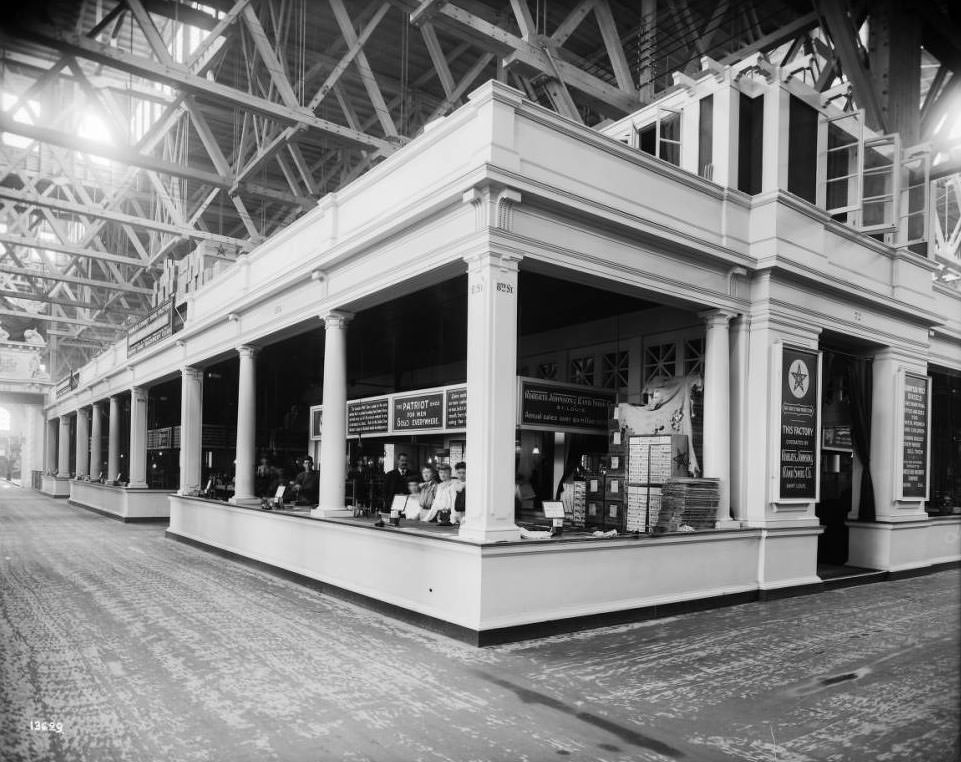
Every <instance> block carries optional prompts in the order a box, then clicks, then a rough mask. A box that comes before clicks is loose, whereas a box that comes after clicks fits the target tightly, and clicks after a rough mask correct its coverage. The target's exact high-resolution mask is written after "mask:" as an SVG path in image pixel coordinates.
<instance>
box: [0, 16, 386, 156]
mask: <svg viewBox="0 0 961 762" xmlns="http://www.w3.org/2000/svg"><path fill="white" fill-rule="evenodd" d="M17 38H20V39H25V40H30V41H32V42H35V43H38V44H40V45H44V46H46V47H49V48H51V49H53V50H55V51H59V52H61V53H69V54H71V55H75V56H77V57H79V58H85V59H87V60H90V61H94V62H96V63H99V64H102V65H104V66H110V67H112V68H115V69H117V70H119V71H122V72H126V73H127V74H133V75H135V76H138V77H144V78H146V79H151V80H155V81H157V82H162V83H164V84H166V85H169V86H171V87H174V88H176V89H178V90H182V91H184V92H186V93H190V94H193V95H197V96H201V97H204V98H209V99H211V100H213V101H217V102H220V103H223V104H227V105H229V106H231V107H233V108H238V109H241V110H246V111H252V112H255V113H257V114H260V115H261V116H264V117H266V118H268V119H272V120H274V121H277V122H280V123H281V124H285V125H299V126H302V127H303V128H304V129H315V130H319V131H320V132H324V133H326V134H328V135H330V136H331V137H334V138H337V139H340V140H344V141H346V142H349V143H352V144H360V145H363V146H371V147H373V148H378V149H383V150H385V151H391V152H392V151H393V150H396V147H395V146H394V145H393V144H391V142H390V141H387V140H383V139H381V138H377V137H375V136H373V135H368V134H366V133H362V132H357V131H356V130H352V129H350V128H349V127H344V126H342V125H339V124H336V123H335V122H330V121H328V120H326V119H321V118H319V117H317V116H314V115H313V114H311V113H308V112H307V110H306V109H293V108H290V107H288V106H285V105H284V104H281V103H274V102H273V101H269V100H267V99H266V98H260V97H258V96H256V95H252V94H251V93H245V92H241V91H240V90H236V89H235V88H232V87H229V86H227V85H223V84H221V83H219V82H216V81H212V80H209V79H206V78H204V77H199V76H197V75H195V74H192V73H191V72H190V71H189V70H188V69H187V67H185V66H183V65H181V64H176V65H169V64H168V65H164V64H161V63H158V62H156V61H152V60H151V59H149V58H144V57H142V56H138V55H133V54H131V53H127V52H126V51H123V50H120V49H118V48H113V47H110V46H109V45H104V44H102V43H99V42H96V41H93V40H90V39H88V38H87V37H86V36H84V35H80V34H76V33H75V32H68V31H66V30H63V29H57V28H54V27H50V26H46V25H36V24H34V25H29V26H19V27H17V26H13V27H8V28H5V29H3V30H2V31H0V41H2V42H3V43H5V44H11V43H13V44H15V43H16V40H17Z"/></svg>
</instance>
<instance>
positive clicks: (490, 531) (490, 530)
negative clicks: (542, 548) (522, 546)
mask: <svg viewBox="0 0 961 762" xmlns="http://www.w3.org/2000/svg"><path fill="white" fill-rule="evenodd" d="M457 536H458V537H459V538H460V539H462V540H468V541H470V542H479V543H480V542H483V543H487V542H516V541H517V540H519V539H521V529H520V527H519V526H517V525H516V524H507V525H501V526H495V527H478V526H472V525H471V524H461V525H460V529H459V530H458V531H457Z"/></svg>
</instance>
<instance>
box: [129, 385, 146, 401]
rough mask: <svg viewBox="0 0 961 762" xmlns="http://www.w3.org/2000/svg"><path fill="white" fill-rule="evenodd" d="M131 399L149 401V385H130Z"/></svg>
mask: <svg viewBox="0 0 961 762" xmlns="http://www.w3.org/2000/svg"><path fill="white" fill-rule="evenodd" d="M130 399H131V401H133V400H138V401H140V402H146V401H147V387H146V386H131V387H130Z"/></svg>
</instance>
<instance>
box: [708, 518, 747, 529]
mask: <svg viewBox="0 0 961 762" xmlns="http://www.w3.org/2000/svg"><path fill="white" fill-rule="evenodd" d="M714 528H715V529H740V528H741V522H740V521H738V520H737V519H718V520H717V521H715V522H714Z"/></svg>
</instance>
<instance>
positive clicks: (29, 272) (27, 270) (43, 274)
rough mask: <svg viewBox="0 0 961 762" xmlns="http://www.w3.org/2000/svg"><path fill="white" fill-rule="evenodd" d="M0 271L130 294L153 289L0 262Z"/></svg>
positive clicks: (148, 293)
mask: <svg viewBox="0 0 961 762" xmlns="http://www.w3.org/2000/svg"><path fill="white" fill-rule="evenodd" d="M0 273H10V275H22V276H23V277H25V278H39V279H43V280H56V281H60V282H61V283H73V284H74V285H77V286H91V287H93V288H106V289H110V290H113V291H126V292H128V293H131V294H146V295H147V296H151V295H153V289H150V288H141V287H140V286H131V285H129V284H127V283H114V282H111V281H103V280H93V279H92V278H79V277H74V276H71V275H63V274H62V273H55V272H50V271H49V270H36V269H34V268H31V267H12V266H10V265H5V264H0Z"/></svg>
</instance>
